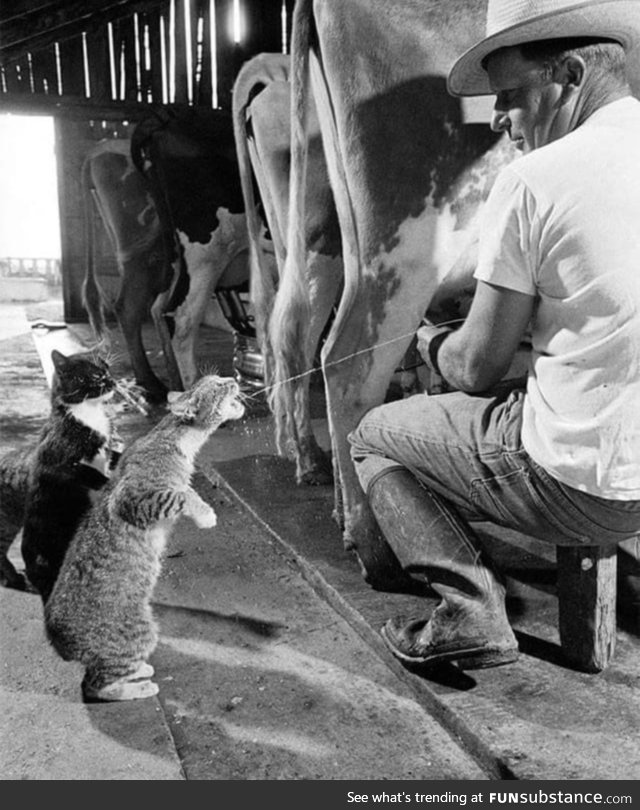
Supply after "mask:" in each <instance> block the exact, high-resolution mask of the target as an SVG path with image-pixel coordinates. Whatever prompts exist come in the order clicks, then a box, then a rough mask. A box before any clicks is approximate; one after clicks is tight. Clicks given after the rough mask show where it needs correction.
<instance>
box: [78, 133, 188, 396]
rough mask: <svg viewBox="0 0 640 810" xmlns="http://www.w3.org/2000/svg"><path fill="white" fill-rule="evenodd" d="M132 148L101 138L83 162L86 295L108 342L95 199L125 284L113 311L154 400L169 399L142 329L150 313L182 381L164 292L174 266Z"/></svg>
mask: <svg viewBox="0 0 640 810" xmlns="http://www.w3.org/2000/svg"><path fill="white" fill-rule="evenodd" d="M130 149H131V144H130V141H129V140H128V139H107V140H104V141H99V142H98V143H97V144H96V146H95V147H93V149H92V150H91V151H90V152H89V153H88V154H87V156H86V157H85V159H84V162H83V164H82V170H81V174H82V179H81V182H82V190H83V195H84V200H85V206H84V209H85V228H86V234H85V248H86V253H87V255H86V269H85V274H86V275H85V280H84V284H83V300H84V305H85V308H86V310H87V313H88V315H89V320H90V323H91V326H92V328H93V331H94V333H95V335H96V337H97V338H98V340H99V341H101V342H103V343H105V344H106V343H107V340H108V333H107V330H106V323H105V314H104V307H103V301H104V296H103V295H102V291H101V289H100V287H99V284H98V281H97V278H96V269H95V256H94V252H95V239H94V237H95V234H94V230H93V215H92V211H93V202H95V204H96V207H97V209H98V211H99V213H100V216H101V218H102V221H103V223H104V226H105V229H106V231H107V233H108V235H109V238H110V240H111V243H112V246H113V249H114V252H115V255H116V261H117V265H118V272H119V274H120V288H119V291H118V295H117V299H116V302H115V307H114V310H115V315H116V318H117V320H118V324H119V325H120V328H121V329H122V333H123V335H124V339H125V343H126V346H127V350H128V352H129V357H130V359H131V364H132V366H133V370H134V375H135V379H136V382H137V383H138V384H139V385H140V386H142V388H144V389H145V392H146V395H147V398H148V399H149V401H151V402H162V401H163V400H164V399H165V398H166V386H165V385H164V383H163V382H162V381H161V380H159V379H158V377H157V376H156V375H155V374H154V372H153V370H152V369H151V366H150V365H149V360H148V358H147V354H146V352H145V349H144V346H143V343H142V332H141V329H142V323H143V322H144V320H145V319H146V318H147V317H148V315H149V313H150V312H151V315H152V317H153V321H154V323H155V326H156V329H157V331H158V334H159V336H160V342H161V345H162V348H163V351H164V356H165V361H166V363H167V371H168V375H169V381H170V384H172V385H179V379H180V378H179V375H178V374H177V367H176V365H175V360H174V358H173V351H172V348H171V341H170V337H169V333H168V330H167V325H166V322H165V320H164V317H163V308H164V298H163V294H164V293H165V292H166V291H167V289H168V288H169V285H170V282H171V278H172V275H173V270H172V268H171V266H170V263H169V262H168V260H167V255H166V251H165V248H164V246H163V234H162V228H161V224H160V220H159V217H158V212H157V209H156V207H155V205H154V202H153V200H152V198H151V196H150V194H149V188H148V185H147V182H146V181H145V180H144V178H143V177H142V176H141V175H140V174H139V172H138V171H137V170H136V168H135V166H134V165H133V162H132V160H131V155H130ZM159 296H160V298H159Z"/></svg>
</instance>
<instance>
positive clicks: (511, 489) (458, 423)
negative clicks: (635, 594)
mask: <svg viewBox="0 0 640 810" xmlns="http://www.w3.org/2000/svg"><path fill="white" fill-rule="evenodd" d="M524 396H525V393H524V390H522V389H521V388H515V387H513V384H508V383H507V384H502V385H501V386H498V387H497V388H496V389H494V390H493V391H491V392H489V393H486V394H485V393H483V394H466V393H462V392H460V391H455V392H453V393H448V394H437V395H432V396H428V395H427V394H417V395H416V396H412V397H409V398H408V399H404V400H399V401H397V402H391V403H388V404H385V405H380V406H378V407H376V408H373V409H372V410H371V411H369V412H368V413H367V414H365V416H364V417H363V418H362V420H361V421H360V424H359V425H358V427H357V428H356V429H355V430H354V431H353V432H352V433H351V434H350V435H349V442H350V443H351V455H352V458H353V461H354V463H355V466H356V470H357V473H358V477H359V479H360V483H361V485H362V487H363V489H364V490H365V492H368V490H369V487H370V486H371V485H372V484H373V483H374V482H375V481H376V480H377V479H378V478H379V477H380V476H382V475H384V474H385V473H386V472H388V471H390V470H392V469H394V468H396V469H397V468H404V469H408V470H409V471H411V472H412V473H413V474H414V475H415V476H416V478H418V479H419V480H420V481H421V482H422V483H423V484H424V485H425V486H427V487H429V489H431V490H432V491H434V492H436V493H438V494H439V495H440V496H441V497H442V498H444V499H445V501H446V502H448V503H449V504H453V505H454V506H455V507H456V509H457V511H458V514H459V515H460V516H461V517H462V518H464V519H466V520H467V521H489V522H492V523H496V524H499V525H501V526H506V527H508V528H510V529H514V530H515V531H519V532H522V533H523V534H527V535H529V536H532V537H536V538H538V539H540V540H546V541H548V542H550V543H554V544H556V545H571V546H579V545H591V546H593V545H609V544H615V543H619V542H620V541H621V540H624V539H626V538H629V537H633V536H635V535H637V534H639V533H640V501H612V500H608V499H605V498H599V497H597V496H595V495H590V494H587V493H584V492H579V491H578V490H575V489H573V488H572V487H569V486H566V485H565V484H562V483H560V482H559V481H557V480H556V479H554V478H553V477H552V476H551V475H549V473H548V472H546V471H545V470H544V469H543V468H542V467H540V465H538V464H536V463H535V462H534V461H533V460H532V459H531V458H530V457H529V455H528V454H527V452H526V450H524V448H523V447H522V441H521V436H520V434H521V425H522V405H523V400H524Z"/></svg>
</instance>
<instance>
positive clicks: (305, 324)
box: [233, 54, 343, 484]
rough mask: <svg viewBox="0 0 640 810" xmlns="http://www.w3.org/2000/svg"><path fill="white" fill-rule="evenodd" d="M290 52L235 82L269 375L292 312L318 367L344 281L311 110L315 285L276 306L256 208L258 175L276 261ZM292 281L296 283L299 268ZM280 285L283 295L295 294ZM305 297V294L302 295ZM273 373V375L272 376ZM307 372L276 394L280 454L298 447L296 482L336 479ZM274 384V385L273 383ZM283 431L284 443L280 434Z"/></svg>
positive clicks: (311, 269) (280, 251)
mask: <svg viewBox="0 0 640 810" xmlns="http://www.w3.org/2000/svg"><path fill="white" fill-rule="evenodd" d="M289 69H290V58H289V57H288V56H283V55H281V54H260V55H258V56H256V57H254V58H253V59H251V60H249V61H248V62H246V63H245V65H244V66H243V67H242V69H241V71H240V73H239V74H238V77H237V79H236V82H235V84H234V88H233V119H234V129H235V137H236V147H237V151H238V163H239V167H240V179H241V182H242V190H243V195H244V198H245V207H246V209H247V212H249V211H251V212H253V213H252V214H248V215H247V224H248V228H249V243H250V247H251V291H252V303H253V308H254V312H255V317H256V325H257V330H258V335H259V337H260V343H261V348H262V354H263V356H264V358H265V366H266V369H267V376H268V377H269V374H270V370H271V369H272V368H273V367H274V356H273V351H272V338H271V337H270V329H271V330H274V331H276V332H277V331H278V330H279V326H280V321H281V317H286V318H288V319H289V324H288V329H289V330H290V331H292V332H297V334H299V336H300V340H301V343H300V344H299V347H300V363H301V367H303V368H304V369H310V368H312V367H313V361H314V357H315V355H316V351H317V347H318V343H319V341H320V337H321V335H322V332H323V330H324V329H325V327H326V325H327V322H328V320H329V316H330V313H331V310H332V309H333V307H334V306H335V304H336V301H337V297H338V291H339V288H340V285H341V283H342V276H343V271H342V250H341V243H340V229H339V226H338V219H337V215H336V210H335V205H334V203H333V196H332V194H331V188H330V185H329V177H328V175H327V168H326V162H325V160H324V155H323V152H322V141H321V139H320V130H319V126H318V121H317V116H316V115H315V109H314V108H313V106H311V107H310V110H309V122H308V129H307V133H308V138H309V155H308V176H309V182H308V184H307V199H306V212H307V217H306V222H305V229H304V234H303V238H304V252H305V260H304V268H305V269H304V273H305V281H306V284H307V286H308V288H309V290H310V295H309V299H308V304H309V306H308V308H307V307H305V308H303V309H300V310H298V311H296V312H294V311H292V310H291V309H290V308H287V311H286V312H283V313H282V314H281V313H280V311H279V310H278V308H276V309H275V310H274V297H275V293H276V289H277V288H278V286H279V281H278V278H276V277H275V275H274V272H273V267H272V264H271V261H272V260H271V256H270V255H269V254H268V253H266V251H265V250H264V248H263V245H264V239H263V236H262V234H263V227H262V222H261V220H260V218H259V217H258V215H257V208H256V205H255V195H254V181H255V184H256V185H257V188H258V190H259V194H260V200H261V203H262V206H263V210H264V214H265V218H266V221H267V223H268V227H269V232H270V234H271V238H272V240H273V247H274V250H275V255H276V259H277V265H278V268H282V267H283V265H284V260H285V253H286V251H285V241H286V233H287V221H288V211H289V161H290V152H291V142H290V136H291V111H290V98H291V85H290V83H289ZM287 281H289V282H294V283H298V276H295V277H294V276H293V275H290V276H288V277H287ZM292 297H293V296H292V295H291V294H290V292H289V291H288V290H286V289H285V290H281V292H280V295H279V297H278V298H277V299H276V300H277V301H278V302H282V301H287V302H288V301H290V300H292ZM302 300H303V302H304V303H305V304H306V303H307V299H306V298H305V299H302ZM267 381H268V380H267ZM309 382H310V376H309V375H305V376H304V377H303V378H302V379H301V381H300V385H298V386H296V387H295V389H292V388H287V389H286V390H287V392H289V393H291V395H292V396H291V398H290V399H288V400H286V402H285V401H283V398H282V397H280V396H273V397H271V403H272V406H273V408H274V416H275V422H276V428H277V435H278V439H279V440H280V441H279V443H280V446H281V450H282V452H283V454H293V456H294V458H295V461H296V478H297V481H298V483H307V484H322V483H331V481H332V472H331V463H330V461H329V460H328V458H327V456H326V454H325V453H324V451H323V450H322V449H321V448H320V446H319V445H318V443H317V441H316V439H315V436H314V433H313V428H312V424H311V415H310V405H309ZM272 390H275V389H272ZM283 437H286V439H287V441H286V447H285V446H284V442H283V441H282V438H283Z"/></svg>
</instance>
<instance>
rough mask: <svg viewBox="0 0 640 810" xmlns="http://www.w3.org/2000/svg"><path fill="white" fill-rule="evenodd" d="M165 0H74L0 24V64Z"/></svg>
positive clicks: (55, 4)
mask: <svg viewBox="0 0 640 810" xmlns="http://www.w3.org/2000/svg"><path fill="white" fill-rule="evenodd" d="M165 2H166V0H73V1H72V2H64V3H51V4H49V5H47V6H40V7H38V8H35V9H34V10H33V11H31V12H27V13H24V14H21V15H20V16H16V17H12V18H11V19H6V20H5V21H3V22H0V43H1V44H0V63H1V64H4V65H6V64H8V63H10V62H12V61H14V60H16V59H19V58H20V57H21V56H22V55H23V54H25V53H26V52H27V51H35V50H39V49H40V48H46V47H47V46H48V45H52V44H53V43H54V42H62V41H64V40H67V39H69V38H70V37H74V36H78V35H79V34H81V33H82V32H83V31H86V32H91V31H94V30H96V29H97V28H99V27H100V26H102V25H106V23H108V22H111V21H113V20H117V19H121V18H122V17H129V16H131V15H132V14H133V13H134V12H136V11H137V12H142V11H152V10H153V9H155V8H158V7H162V6H163V5H164V4H165Z"/></svg>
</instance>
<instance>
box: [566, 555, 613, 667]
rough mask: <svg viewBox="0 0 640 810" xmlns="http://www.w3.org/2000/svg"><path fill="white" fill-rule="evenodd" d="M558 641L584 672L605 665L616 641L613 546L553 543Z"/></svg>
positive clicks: (572, 660) (611, 654)
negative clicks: (556, 574) (558, 544)
mask: <svg viewBox="0 0 640 810" xmlns="http://www.w3.org/2000/svg"><path fill="white" fill-rule="evenodd" d="M556 556H557V561H558V608H559V627H560V643H561V645H562V651H563V653H564V655H565V656H566V658H567V659H568V660H569V662H570V663H572V664H573V665H574V666H575V667H576V668H578V669H580V670H582V671H584V672H600V671H602V670H603V669H605V668H606V666H607V664H608V663H609V661H610V659H611V657H612V656H613V652H614V650H615V644H616V562H617V558H616V547H615V546H612V547H610V548H603V547H601V546H557V548H556Z"/></svg>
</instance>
